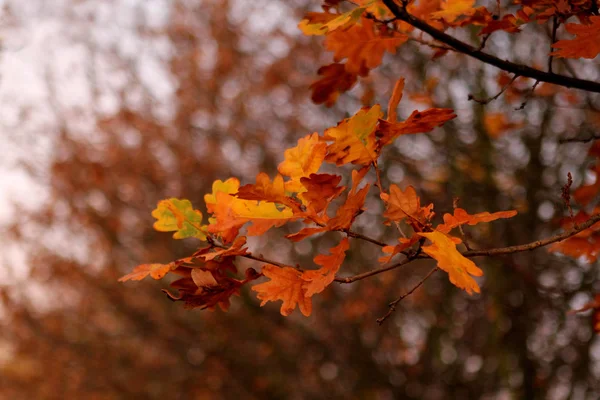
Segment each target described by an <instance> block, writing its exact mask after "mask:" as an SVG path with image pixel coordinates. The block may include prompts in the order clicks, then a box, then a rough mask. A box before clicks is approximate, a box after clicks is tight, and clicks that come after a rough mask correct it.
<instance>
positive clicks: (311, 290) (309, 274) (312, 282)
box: [302, 238, 350, 297]
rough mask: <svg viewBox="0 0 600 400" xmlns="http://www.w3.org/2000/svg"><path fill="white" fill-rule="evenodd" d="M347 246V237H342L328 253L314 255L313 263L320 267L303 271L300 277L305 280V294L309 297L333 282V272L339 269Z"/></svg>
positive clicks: (348, 246)
mask: <svg viewBox="0 0 600 400" xmlns="http://www.w3.org/2000/svg"><path fill="white" fill-rule="evenodd" d="M349 248H350V244H349V243H348V238H344V239H342V241H341V242H340V244H338V245H337V246H335V247H332V248H331V249H330V250H329V252H330V253H331V254H330V255H324V254H319V255H318V256H316V257H315V259H314V261H315V263H316V264H318V265H320V266H321V267H322V268H319V269H318V270H314V271H305V272H304V273H303V274H302V279H304V280H305V281H307V283H306V284H305V285H304V287H305V288H306V296H308V297H310V296H312V295H314V294H315V293H321V292H322V291H323V290H325V288H326V287H327V286H329V285H330V284H331V282H333V280H334V279H335V274H336V273H337V272H338V271H339V269H340V266H341V265H342V263H343V262H344V258H346V250H348V249H349Z"/></svg>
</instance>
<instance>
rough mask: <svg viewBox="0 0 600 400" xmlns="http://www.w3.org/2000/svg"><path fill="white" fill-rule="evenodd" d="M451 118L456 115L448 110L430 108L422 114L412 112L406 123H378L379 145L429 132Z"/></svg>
mask: <svg viewBox="0 0 600 400" xmlns="http://www.w3.org/2000/svg"><path fill="white" fill-rule="evenodd" d="M453 118H456V114H454V111H453V110H452V109H450V108H430V109H429V110H425V111H422V112H421V111H413V113H412V114H411V115H410V116H409V117H408V118H407V119H406V121H402V122H396V123H390V122H387V121H383V120H382V121H379V128H378V129H377V137H378V138H379V144H380V146H385V145H387V144H389V143H391V142H392V141H394V139H396V138H397V137H398V136H400V135H408V134H414V133H426V132H429V131H431V130H432V129H433V128H436V127H438V126H442V125H443V124H444V123H446V122H448V121H450V120H451V119H453Z"/></svg>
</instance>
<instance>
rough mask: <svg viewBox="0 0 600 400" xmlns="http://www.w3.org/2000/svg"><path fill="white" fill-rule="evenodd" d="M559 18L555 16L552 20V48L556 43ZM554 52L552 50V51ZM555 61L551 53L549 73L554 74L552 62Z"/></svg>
mask: <svg viewBox="0 0 600 400" xmlns="http://www.w3.org/2000/svg"><path fill="white" fill-rule="evenodd" d="M558 25H559V22H558V17H556V16H554V18H553V19H552V37H551V39H550V40H551V43H550V46H551V47H552V45H553V44H554V42H556V31H557V30H558ZM551 51H552V49H551ZM553 60H554V56H553V55H552V53H550V56H548V72H550V73H552V61H553Z"/></svg>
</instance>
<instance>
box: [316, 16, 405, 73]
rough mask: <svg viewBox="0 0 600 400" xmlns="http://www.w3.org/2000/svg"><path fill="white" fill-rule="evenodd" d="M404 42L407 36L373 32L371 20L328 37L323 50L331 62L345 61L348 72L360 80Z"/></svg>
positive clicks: (330, 34)
mask: <svg viewBox="0 0 600 400" xmlns="http://www.w3.org/2000/svg"><path fill="white" fill-rule="evenodd" d="M407 40H408V36H407V35H404V34H391V35H383V34H382V33H381V32H377V31H376V30H375V22H374V21H373V20H372V19H367V18H363V19H362V20H361V22H360V24H355V25H353V26H351V27H350V28H349V29H345V30H341V29H340V30H337V31H335V32H331V33H329V34H328V35H327V38H326V39H325V47H326V48H327V50H329V51H332V52H333V60H334V61H335V62H339V61H341V60H343V59H345V58H347V59H348V61H347V62H346V70H347V71H348V72H350V73H353V74H356V75H361V76H364V75H366V74H367V73H368V71H369V70H371V69H373V68H376V67H378V66H379V65H380V64H381V61H382V59H383V55H384V54H385V52H386V51H387V52H388V53H390V54H395V53H396V48H397V47H398V46H400V45H401V44H403V43H405V42H406V41H407Z"/></svg>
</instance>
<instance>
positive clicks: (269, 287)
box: [252, 265, 312, 316]
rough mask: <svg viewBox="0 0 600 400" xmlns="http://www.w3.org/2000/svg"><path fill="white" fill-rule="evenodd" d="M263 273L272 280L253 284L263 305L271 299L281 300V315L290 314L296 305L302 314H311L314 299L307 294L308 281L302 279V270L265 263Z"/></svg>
mask: <svg viewBox="0 0 600 400" xmlns="http://www.w3.org/2000/svg"><path fill="white" fill-rule="evenodd" d="M262 274H263V275H264V276H266V277H267V278H269V279H270V280H269V281H268V282H264V283H260V284H258V285H254V286H252V290H254V291H256V292H258V295H257V297H258V298H259V299H260V300H262V303H261V304H260V305H261V307H262V306H264V305H265V304H266V303H267V302H269V301H278V300H281V301H283V304H282V305H281V315H284V316H287V315H290V314H291V313H292V311H294V310H295V309H296V305H297V306H298V307H299V308H300V312H301V313H302V314H304V315H305V316H309V315H310V313H311V312H312V300H311V298H310V297H307V296H306V288H305V283H306V281H305V280H303V279H302V272H300V271H298V270H297V269H295V268H290V267H283V268H280V267H277V266H275V265H265V266H264V267H263V269H262Z"/></svg>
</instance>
